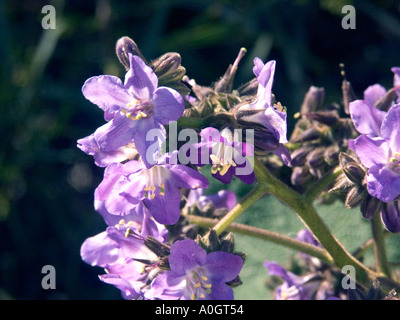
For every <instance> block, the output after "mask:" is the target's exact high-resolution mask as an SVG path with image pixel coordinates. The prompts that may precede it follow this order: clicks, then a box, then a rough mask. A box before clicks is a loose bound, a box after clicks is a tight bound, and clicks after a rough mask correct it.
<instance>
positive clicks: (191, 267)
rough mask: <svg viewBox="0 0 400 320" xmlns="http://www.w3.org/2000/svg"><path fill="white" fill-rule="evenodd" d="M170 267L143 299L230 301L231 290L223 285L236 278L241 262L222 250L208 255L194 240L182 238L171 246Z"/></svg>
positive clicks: (231, 296) (240, 259) (238, 258)
mask: <svg viewBox="0 0 400 320" xmlns="http://www.w3.org/2000/svg"><path fill="white" fill-rule="evenodd" d="M169 265H170V267H171V270H168V271H165V272H164V273H162V274H161V275H159V276H158V277H157V278H156V279H155V280H154V282H153V283H152V288H151V289H149V291H147V292H146V293H145V297H146V298H148V299H162V300H197V299H199V300H233V290H232V288H231V287H229V286H228V285H227V284H226V283H227V282H229V281H231V280H233V279H235V278H236V277H237V276H238V274H239V272H240V270H241V269H242V266H243V260H242V258H240V257H239V256H237V255H234V254H231V253H228V252H223V251H215V252H211V253H209V254H207V252H206V251H205V250H204V249H202V248H201V247H200V246H199V245H198V244H197V243H196V242H195V241H193V240H191V239H185V240H180V241H176V242H175V243H174V244H173V245H172V247H171V254H170V256H169Z"/></svg>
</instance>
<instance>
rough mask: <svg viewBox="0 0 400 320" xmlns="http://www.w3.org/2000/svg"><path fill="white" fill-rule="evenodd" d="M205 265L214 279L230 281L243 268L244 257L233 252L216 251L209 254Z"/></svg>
mask: <svg viewBox="0 0 400 320" xmlns="http://www.w3.org/2000/svg"><path fill="white" fill-rule="evenodd" d="M205 267H206V268H207V271H208V274H209V275H210V277H211V278H212V279H213V280H218V281H222V282H229V281H231V280H233V279H235V278H236V277H237V276H238V274H239V273H240V270H242V267H243V259H242V258H240V257H239V256H237V255H235V254H232V253H228V252H224V251H214V252H211V253H209V254H208V255H207V262H206V265H205Z"/></svg>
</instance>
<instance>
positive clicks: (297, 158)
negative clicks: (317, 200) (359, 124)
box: [289, 86, 357, 188]
mask: <svg viewBox="0 0 400 320" xmlns="http://www.w3.org/2000/svg"><path fill="white" fill-rule="evenodd" d="M345 97H346V99H345ZM324 98H325V90H324V88H319V87H314V86H312V87H310V88H309V90H308V92H307V93H306V95H305V98H304V101H303V103H302V105H301V109H300V113H298V114H296V115H295V116H296V117H298V118H299V120H298V121H297V122H296V125H295V128H294V131H293V133H292V135H291V137H290V140H289V149H290V150H291V151H292V152H291V156H292V166H293V171H292V175H291V182H292V184H293V185H295V186H298V187H299V188H300V187H301V186H304V185H306V183H307V182H310V181H315V179H319V178H321V177H322V176H323V175H324V174H325V173H326V172H327V171H329V170H330V169H332V168H334V167H336V166H337V165H338V163H339V159H338V156H339V154H340V153H341V152H344V151H346V150H347V146H348V141H349V140H350V139H353V138H355V137H356V136H357V132H356V131H355V129H354V126H353V124H352V121H351V119H350V118H349V117H348V116H347V115H343V112H342V110H341V107H340V105H339V104H337V103H330V104H327V105H323V101H324ZM343 98H344V101H348V100H349V97H348V96H343Z"/></svg>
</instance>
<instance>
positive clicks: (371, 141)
mask: <svg viewBox="0 0 400 320" xmlns="http://www.w3.org/2000/svg"><path fill="white" fill-rule="evenodd" d="M352 147H353V149H354V151H355V152H356V153H357V156H358V157H359V158H360V160H361V162H362V164H363V165H364V166H366V167H367V168H370V167H372V166H373V165H377V164H386V162H387V159H388V156H389V146H388V143H387V142H386V141H385V140H384V139H381V138H370V137H368V136H367V135H365V134H363V135H361V136H359V137H358V138H357V139H355V140H354V142H353V143H352Z"/></svg>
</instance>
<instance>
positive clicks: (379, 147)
mask: <svg viewBox="0 0 400 320" xmlns="http://www.w3.org/2000/svg"><path fill="white" fill-rule="evenodd" d="M358 105H359V103H358V102H356V103H353V102H352V103H351V104H350V113H351V115H352V118H353V114H355V115H357V117H354V119H355V120H353V121H354V123H355V126H356V129H357V130H358V131H359V132H360V133H363V134H362V135H360V136H359V137H358V138H357V139H355V140H354V141H352V142H351V144H350V147H351V148H352V149H353V150H354V151H355V152H356V153H357V156H358V157H359V158H360V160H361V163H362V164H363V165H364V166H365V167H366V168H368V173H367V189H368V193H369V194H370V195H371V196H373V197H375V198H378V199H379V200H381V201H383V202H390V201H393V200H394V199H396V198H397V197H398V196H399V195H400V139H399V137H400V104H398V105H394V106H392V107H391V108H390V109H389V111H388V112H387V113H385V114H384V117H383V118H382V119H381V117H382V114H381V113H379V112H378V113H375V114H372V110H373V109H369V111H371V112H369V111H368V110H365V111H364V112H360V111H359V110H358V108H357V106H358ZM363 114H365V117H363V116H362V115H363Z"/></svg>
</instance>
